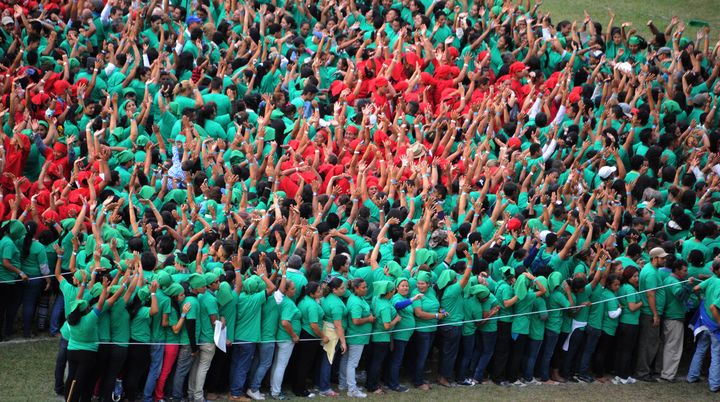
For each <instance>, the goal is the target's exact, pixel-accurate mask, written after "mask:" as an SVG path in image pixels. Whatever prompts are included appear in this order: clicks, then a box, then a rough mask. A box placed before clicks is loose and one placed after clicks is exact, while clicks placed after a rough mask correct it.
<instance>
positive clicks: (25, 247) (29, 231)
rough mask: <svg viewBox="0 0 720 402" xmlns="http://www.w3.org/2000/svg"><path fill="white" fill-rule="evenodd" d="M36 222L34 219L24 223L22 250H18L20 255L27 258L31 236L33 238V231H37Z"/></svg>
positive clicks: (31, 240)
mask: <svg viewBox="0 0 720 402" xmlns="http://www.w3.org/2000/svg"><path fill="white" fill-rule="evenodd" d="M37 228H38V224H37V223H36V222H35V221H29V222H27V223H26V224H25V230H26V231H27V233H26V234H25V239H24V240H23V246H22V250H20V256H21V257H22V258H27V256H28V255H30V247H31V246H32V242H33V238H35V232H37Z"/></svg>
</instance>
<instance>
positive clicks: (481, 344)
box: [473, 331, 497, 381]
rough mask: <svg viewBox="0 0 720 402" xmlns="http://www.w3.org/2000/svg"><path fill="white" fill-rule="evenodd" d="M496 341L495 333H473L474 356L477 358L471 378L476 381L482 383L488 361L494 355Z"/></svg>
mask: <svg viewBox="0 0 720 402" xmlns="http://www.w3.org/2000/svg"><path fill="white" fill-rule="evenodd" d="M496 341H497V332H482V331H478V332H476V333H475V355H476V356H477V357H478V360H477V365H476V366H475V374H473V378H474V379H475V380H476V381H482V380H483V379H484V378H485V369H487V366H488V364H490V359H492V357H493V354H494V353H495V342H496Z"/></svg>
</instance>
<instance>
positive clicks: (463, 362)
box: [458, 334, 476, 380]
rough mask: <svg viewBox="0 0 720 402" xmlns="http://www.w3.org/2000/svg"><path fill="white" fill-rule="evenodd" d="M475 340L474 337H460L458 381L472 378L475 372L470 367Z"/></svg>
mask: <svg viewBox="0 0 720 402" xmlns="http://www.w3.org/2000/svg"><path fill="white" fill-rule="evenodd" d="M475 338H476V335H475V334H472V335H467V336H465V335H463V336H462V338H461V339H462V354H461V355H460V362H459V366H458V377H460V378H458V380H464V379H467V378H472V375H473V372H474V371H475V370H474V369H473V367H472V360H473V356H474V355H475Z"/></svg>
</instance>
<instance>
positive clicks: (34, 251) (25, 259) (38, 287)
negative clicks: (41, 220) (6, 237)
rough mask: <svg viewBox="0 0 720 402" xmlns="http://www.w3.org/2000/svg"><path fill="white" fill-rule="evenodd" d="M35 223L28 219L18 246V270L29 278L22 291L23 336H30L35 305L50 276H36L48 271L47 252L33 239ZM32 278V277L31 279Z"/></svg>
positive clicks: (48, 282) (48, 283)
mask: <svg viewBox="0 0 720 402" xmlns="http://www.w3.org/2000/svg"><path fill="white" fill-rule="evenodd" d="M37 227H38V225H37V223H36V222H35V221H29V222H27V223H26V224H25V229H26V231H27V233H26V234H25V239H24V240H23V243H22V247H21V248H20V270H21V271H22V272H25V274H26V275H27V276H28V277H29V278H30V280H28V281H27V282H24V283H23V285H22V286H23V287H24V289H23V291H22V305H23V308H22V319H23V337H24V338H30V336H31V330H32V319H33V317H34V316H35V307H36V306H37V302H38V298H39V297H40V293H41V292H42V291H43V289H49V288H50V278H45V279H41V278H38V277H39V276H41V275H47V274H49V273H50V269H49V268H48V261H47V253H46V252H45V247H44V246H43V245H42V244H41V243H40V242H39V241H37V240H35V233H36V232H37ZM33 278H34V279H33Z"/></svg>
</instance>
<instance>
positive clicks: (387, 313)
mask: <svg viewBox="0 0 720 402" xmlns="http://www.w3.org/2000/svg"><path fill="white" fill-rule="evenodd" d="M372 311H373V315H375V322H374V323H373V335H372V341H373V342H390V332H387V330H386V329H385V323H389V322H391V321H392V320H393V319H395V316H397V311H396V310H395V307H393V305H392V303H391V302H390V300H388V299H386V298H384V297H373V301H372Z"/></svg>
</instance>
